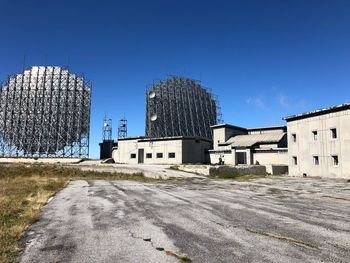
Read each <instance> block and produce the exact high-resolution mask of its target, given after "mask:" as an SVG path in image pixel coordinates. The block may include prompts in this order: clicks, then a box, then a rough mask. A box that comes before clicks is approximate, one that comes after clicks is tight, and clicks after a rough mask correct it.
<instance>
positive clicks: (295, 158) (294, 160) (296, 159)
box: [293, 156, 298, 165]
mask: <svg viewBox="0 0 350 263" xmlns="http://www.w3.org/2000/svg"><path fill="white" fill-rule="evenodd" d="M293 164H294V165H297V164H298V158H297V157H296V156H293Z"/></svg>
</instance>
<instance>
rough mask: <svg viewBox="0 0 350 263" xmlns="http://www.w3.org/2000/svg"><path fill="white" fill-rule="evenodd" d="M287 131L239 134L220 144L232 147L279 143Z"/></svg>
mask: <svg viewBox="0 0 350 263" xmlns="http://www.w3.org/2000/svg"><path fill="white" fill-rule="evenodd" d="M285 134H286V133H261V134H248V135H237V136H234V137H231V138H230V139H228V140H227V141H226V142H225V143H222V144H220V145H230V146H232V147H251V146H253V145H255V144H258V143H279V142H280V141H281V140H282V138H283V136H284V135H285Z"/></svg>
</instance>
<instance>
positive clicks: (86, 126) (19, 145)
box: [0, 67, 91, 158]
mask: <svg viewBox="0 0 350 263" xmlns="http://www.w3.org/2000/svg"><path fill="white" fill-rule="evenodd" d="M90 103H91V84H90V83H86V82H85V81H84V77H83V76H78V75H76V74H70V73H69V72H68V70H67V69H64V68H61V67H31V68H29V69H27V70H25V71H24V72H23V73H21V74H17V75H13V76H10V77H9V78H8V80H7V82H6V83H4V84H3V85H1V87H0V157H80V158H85V157H88V156H89V131H90V106H91V105H90Z"/></svg>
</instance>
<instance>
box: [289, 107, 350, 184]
mask: <svg viewBox="0 0 350 263" xmlns="http://www.w3.org/2000/svg"><path fill="white" fill-rule="evenodd" d="M284 119H285V120H286V121H287V127H288V155H289V174H290V175H292V176H322V177H343V178H349V177H350V103H346V104H342V105H338V106H334V107H331V108H326V109H321V110H316V111H312V112H306V113H303V114H299V115H294V116H290V117H286V118H284Z"/></svg>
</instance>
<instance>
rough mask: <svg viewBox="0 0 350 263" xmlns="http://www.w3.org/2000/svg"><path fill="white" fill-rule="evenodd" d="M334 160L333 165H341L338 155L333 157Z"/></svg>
mask: <svg viewBox="0 0 350 263" xmlns="http://www.w3.org/2000/svg"><path fill="white" fill-rule="evenodd" d="M332 159H333V165H334V166H338V165H339V160H338V155H333V156H332Z"/></svg>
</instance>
